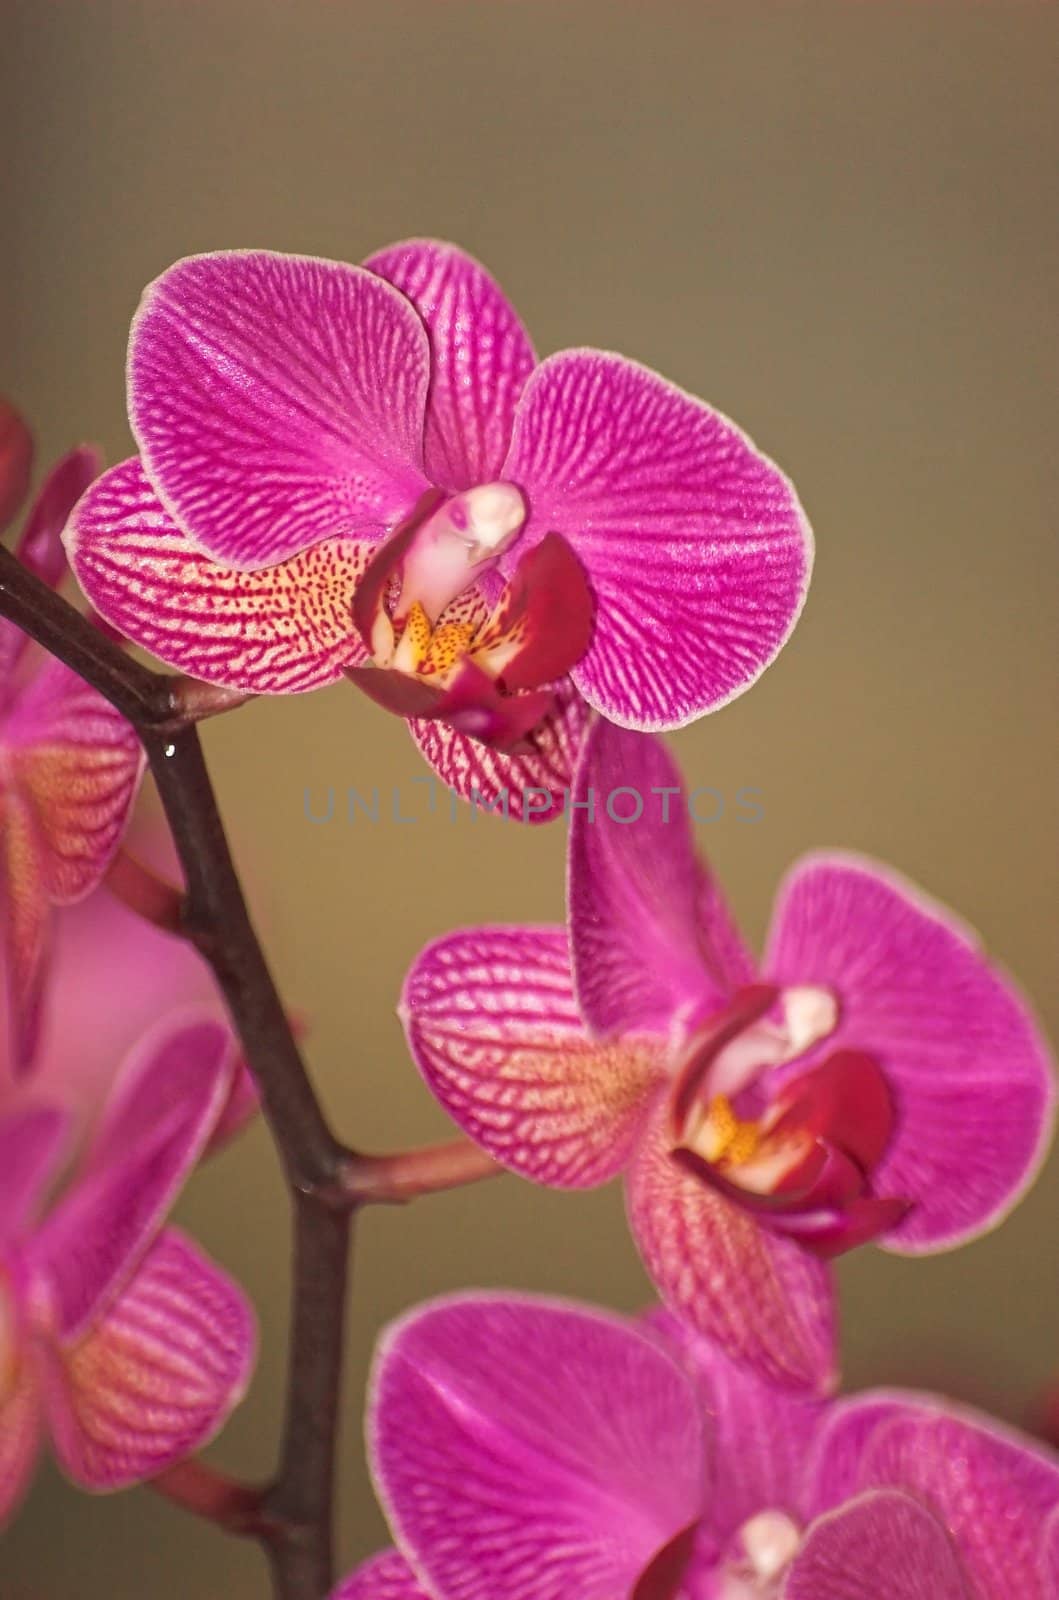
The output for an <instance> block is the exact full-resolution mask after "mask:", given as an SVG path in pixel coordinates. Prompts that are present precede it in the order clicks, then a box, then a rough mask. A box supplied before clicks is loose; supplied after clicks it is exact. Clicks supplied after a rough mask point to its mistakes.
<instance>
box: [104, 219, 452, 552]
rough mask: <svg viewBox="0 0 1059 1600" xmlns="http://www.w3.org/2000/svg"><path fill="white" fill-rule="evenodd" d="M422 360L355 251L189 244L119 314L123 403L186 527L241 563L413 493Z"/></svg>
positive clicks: (424, 352)
mask: <svg viewBox="0 0 1059 1600" xmlns="http://www.w3.org/2000/svg"><path fill="white" fill-rule="evenodd" d="M429 362H430V355H429V350H428V346H427V339H426V334H425V333H424V330H423V325H422V323H421V322H420V320H419V318H418V317H417V316H416V314H415V312H414V311H413V310H412V308H411V306H410V305H409V303H408V301H407V300H406V299H405V298H404V296H403V295H401V294H398V293H397V291H396V290H394V289H392V288H391V287H390V285H389V284H387V283H384V282H383V281H382V279H380V278H377V277H376V276H375V275H374V274H373V273H370V272H365V271H364V270H363V269H362V268H360V267H347V266H344V265H342V264H341V263H339V262H333V261H318V260H315V259H313V258H311V257H307V256H283V255H274V254H272V253H271V252H269V251H265V250H246V251H228V252H222V253H219V254H217V255H207V256H189V257H188V258H187V259H186V260H184V261H178V262H177V263H176V265H175V266H172V267H170V268H169V270H168V271H167V272H164V273H163V274H162V276H161V277H160V278H157V279H156V280H155V282H154V283H152V284H151V285H150V286H149V287H148V288H147V290H146V291H145V293H144V297H143V301H142V303H141V305H140V309H139V311H138V313H137V315H136V319H135V321H134V322H133V327H132V336H131V339H130V344H129V366H128V378H129V416H130V419H131V421H132V427H133V432H134V433H135V435H136V440H137V443H138V444H139V446H140V450H141V452H142V453H143V456H144V462H145V465H146V468H147V473H148V476H149V478H150V480H151V483H152V484H153V486H154V488H155V489H156V490H157V491H158V494H159V495H160V497H161V499H162V502H163V504H164V505H165V507H166V510H167V511H168V512H169V513H170V515H171V516H172V517H173V518H174V520H175V521H176V522H177V523H178V525H179V526H180V527H181V528H182V529H183V530H184V532H185V533H186V534H187V536H188V538H189V539H190V540H191V541H192V543H194V544H196V545H198V546H199V547H200V548H201V549H202V550H203V551H204V552H205V553H206V554H208V555H210V556H212V557H213V559H214V560H215V561H217V562H219V563H221V564H222V565H224V566H231V567H239V568H243V569H246V570H248V571H254V570H256V569H257V568H259V567H268V566H273V565H275V563H276V562H279V561H283V560H285V559H287V558H288V557H290V556H293V555H298V554H299V553H300V552H301V551H303V550H306V549H308V548H309V546H310V545H314V544H318V543H319V542H320V540H321V539H328V538H348V537H350V536H354V535H359V534H363V533H364V532H366V531H367V532H370V531H372V530H375V531H376V532H378V531H379V530H381V529H382V528H385V527H387V526H389V525H390V524H391V523H393V522H394V521H396V520H397V519H398V518H399V517H400V516H401V515H402V514H403V513H404V512H405V511H407V510H408V509H409V508H410V507H411V506H412V505H413V504H414V502H415V501H416V500H417V499H418V498H419V496H420V495H421V494H422V492H423V490H424V489H425V488H426V479H425V478H424V476H423V470H422V431H423V412H424V407H425V404H426V391H427V382H428V378H429Z"/></svg>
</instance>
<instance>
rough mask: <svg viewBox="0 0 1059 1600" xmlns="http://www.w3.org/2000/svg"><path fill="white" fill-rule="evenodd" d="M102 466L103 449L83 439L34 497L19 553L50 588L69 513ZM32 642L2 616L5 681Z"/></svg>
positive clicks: (0, 672) (61, 561) (62, 561)
mask: <svg viewBox="0 0 1059 1600" xmlns="http://www.w3.org/2000/svg"><path fill="white" fill-rule="evenodd" d="M0 449H2V446H0ZM102 467H103V459H102V457H101V456H100V454H99V452H98V450H94V449H93V448H92V447H91V446H90V445H79V446H78V447H77V449H75V450H71V451H69V453H68V454H67V455H65V456H63V458H62V460H61V461H58V462H56V464H55V466H54V467H52V469H51V471H50V472H49V473H48V476H47V477H46V478H45V480H44V483H43V484H42V486H41V489H40V492H39V493H38V495H37V498H36V499H35V500H34V502H33V506H32V508H31V510H30V513H29V517H28V519H27V521H26V526H25V528H24V529H23V531H22V535H21V537H20V538H19V541H18V544H17V546H16V548H15V554H16V555H17V557H18V559H19V561H20V562H21V563H22V565H23V566H24V567H28V568H29V570H30V572H32V573H34V574H35V575H36V577H38V578H40V580H41V582H42V583H46V584H47V585H48V587H49V588H50V589H54V588H57V586H58V584H59V583H60V581H61V580H62V578H63V576H64V574H65V572H66V556H65V554H64V552H63V547H62V531H63V528H64V526H65V524H66V519H67V517H68V516H69V515H70V512H71V511H72V510H73V508H74V506H75V505H76V504H77V502H78V500H79V499H80V498H81V496H82V494H84V492H85V490H86V489H87V488H88V486H89V484H90V483H91V482H92V480H93V478H97V477H98V476H99V473H100V472H101V470H102ZM2 520H3V519H2V518H0V524H2ZM28 643H29V634H28V633H25V632H24V631H23V629H21V628H19V627H17V626H16V624H15V623H13V622H9V621H8V620H7V619H6V618H4V619H3V620H2V621H0V684H8V685H10V679H11V675H12V673H13V672H14V669H15V665H16V663H17V662H18V661H19V659H20V658H21V656H22V654H23V652H24V650H25V648H26V646H27V644H28Z"/></svg>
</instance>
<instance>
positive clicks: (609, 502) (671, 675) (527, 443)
mask: <svg viewBox="0 0 1059 1600" xmlns="http://www.w3.org/2000/svg"><path fill="white" fill-rule="evenodd" d="M502 476H503V477H504V478H508V479H510V480H511V481H512V482H513V483H516V484H517V485H518V486H519V487H520V488H521V489H522V490H523V492H524V493H525V494H526V496H527V499H528V501H529V505H530V521H529V523H528V525H527V529H526V532H525V533H524V534H523V537H522V539H521V540H520V541H519V547H522V546H523V545H524V541H526V540H527V539H532V538H539V537H541V536H542V535H543V534H545V533H547V532H549V531H553V532H556V533H561V534H562V535H563V536H564V537H565V538H566V539H568V540H569V542H570V544H572V545H573V547H574V550H575V551H576V553H577V554H578V556H579V557H580V558H581V561H582V563H583V565H584V567H585V570H586V572H587V573H588V577H589V582H590V584H591V585H592V588H593V590H594V592H595V596H596V631H595V637H594V640H593V643H592V645H591V647H590V649H589V651H588V653H587V655H586V656H585V657H584V659H583V660H582V661H581V663H580V665H578V666H577V667H575V668H574V670H573V678H574V682H575V683H576V684H577V686H578V688H579V689H580V690H581V692H582V694H583V695H584V696H585V699H586V700H588V701H589V703H590V704H591V705H593V706H595V707H596V709H597V710H599V711H602V712H603V713H604V715H605V716H607V717H609V718H610V719H611V720H612V721H614V722H618V723H621V724H622V725H623V726H625V727H636V728H648V729H650V728H654V729H660V728H675V727H679V726H680V725H682V724H683V723H686V722H691V721H693V720H694V719H695V718H696V717H699V716H702V715H703V713H704V712H707V711H714V710H716V709H717V707H718V706H721V705H724V704H725V703H726V702H727V701H729V700H731V699H733V698H734V697H735V696H736V695H738V694H741V693H742V692H743V691H744V690H745V689H748V688H749V687H750V685H751V684H752V683H753V682H754V680H755V679H756V678H757V677H759V675H760V674H761V673H762V672H763V671H764V669H765V668H766V667H767V666H768V665H769V663H770V662H771V661H772V660H774V658H775V656H776V655H777V653H778V652H779V650H780V648H781V647H782V646H783V644H784V643H785V642H786V640H787V638H788V636H789V634H790V632H791V629H792V628H793V627H794V624H795V621H796V619H797V616H798V613H799V611H800V610H801V606H802V602H803V600H804V598H805V591H806V587H807V584H808V579H809V568H810V562H811V552H812V542H811V535H810V532H809V525H808V523H807V522H806V519H805V514H804V512H803V511H802V508H801V506H800V505H799V504H798V500H797V497H796V495H795V493H794V490H793V488H792V487H791V485H790V483H789V482H788V481H787V479H786V478H785V477H784V476H783V474H782V473H781V472H780V471H779V470H778V469H777V468H776V467H774V466H773V464H772V463H771V462H770V461H768V460H766V458H765V457H764V456H762V455H760V454H759V453H758V452H757V450H755V448H754V446H753V445H752V444H751V443H750V441H749V440H748V439H747V438H746V436H745V435H744V434H742V433H741V432H740V431H739V430H738V428H736V427H734V426H733V424H732V423H730V422H729V421H727V419H726V418H724V417H722V416H721V415H720V414H719V413H718V412H716V411H713V410H711V408H710V407H709V406H707V405H704V404H703V403H702V401H700V400H696V399H693V398H692V397H691V396H690V395H687V394H685V393H683V391H682V390H680V389H677V388H676V387H675V386H674V385H673V384H670V383H667V382H666V381H665V380H664V379H663V378H660V377H658V375H657V374H656V373H653V372H650V371H649V370H648V369H647V368H646V367H641V366H638V365H637V364H636V363H635V362H632V361H626V360H624V359H623V358H622V357H621V356H616V355H607V354H603V353H601V352H599V351H596V350H566V351H563V352H561V353H560V354H559V355H555V356H550V357H549V358H548V359H547V360H546V361H543V362H542V363H541V365H540V366H539V367H537V368H536V370H535V371H534V372H533V373H532V374H531V376H530V378H529V379H528V381H527V383H526V387H525V389H524V390H523V394H522V399H521V401H520V402H519V408H518V411H517V413H516V416H515V426H514V433H513V437H512V443H511V451H510V454H509V455H508V458H507V461H506V462H505V464H504V468H503V473H502Z"/></svg>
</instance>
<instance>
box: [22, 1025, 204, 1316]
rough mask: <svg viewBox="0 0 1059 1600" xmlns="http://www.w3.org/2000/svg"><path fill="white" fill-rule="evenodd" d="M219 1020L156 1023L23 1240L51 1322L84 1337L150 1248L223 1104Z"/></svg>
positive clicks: (202, 1149)
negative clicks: (56, 1198)
mask: <svg viewBox="0 0 1059 1600" xmlns="http://www.w3.org/2000/svg"><path fill="white" fill-rule="evenodd" d="M234 1068H235V1061H234V1057H233V1052H232V1050H231V1041H230V1035H229V1033H228V1030H227V1029H226V1028H225V1027H224V1026H223V1024H221V1023H219V1022H207V1021H203V1022H194V1023H189V1024H187V1025H181V1024H179V1023H177V1024H174V1023H172V1022H169V1023H164V1024H162V1025H161V1026H160V1027H159V1029H158V1030H157V1032H156V1033H155V1034H154V1035H153V1036H152V1037H149V1038H148V1039H146V1040H145V1041H144V1042H143V1044H142V1046H141V1047H140V1049H139V1051H138V1052H137V1054H136V1055H135V1056H133V1057H132V1058H131V1059H130V1061H129V1062H128V1063H127V1065H126V1068H125V1070H124V1072H123V1074H122V1076H121V1078H120V1079H119V1080H118V1083H117V1085H116V1086H115V1089H114V1091H113V1092H112V1097H111V1101H110V1104H109V1105H108V1107H107V1111H106V1114H105V1115H104V1117H103V1120H102V1122H101V1123H100V1126H99V1129H98V1130H97V1133H96V1136H95V1139H94V1140H93V1143H92V1146H91V1149H90V1150H89V1153H88V1157H87V1160H86V1161H85V1162H84V1164H83V1166H82V1167H81V1169H80V1171H79V1173H78V1176H77V1181H76V1182H75V1183H74V1184H73V1185H72V1186H71V1187H70V1188H69V1189H68V1190H67V1191H66V1193H65V1194H64V1195H63V1197H62V1200H61V1201H60V1203H59V1204H58V1205H57V1206H56V1207H55V1208H54V1210H52V1212H51V1213H50V1214H49V1216H48V1217H47V1218H46V1220H45V1221H44V1223H43V1225H42V1226H41V1227H40V1228H39V1229H38V1230H37V1232H36V1234H35V1235H34V1236H33V1237H32V1239H31V1240H30V1241H28V1243H27V1246H26V1258H27V1261H28V1263H29V1266H30V1267H31V1269H32V1270H33V1271H35V1272H36V1273H37V1274H38V1275H39V1277H40V1278H41V1280H42V1281H44V1282H46V1283H47V1285H48V1290H49V1294H50V1297H51V1303H52V1305H53V1308H54V1313H55V1320H56V1327H57V1329H58V1332H59V1333H60V1335H61V1336H62V1338H63V1339H64V1340H65V1341H67V1342H69V1341H72V1340H75V1339H78V1338H80V1336H81V1335H82V1334H83V1333H84V1332H85V1331H86V1329H87V1328H89V1326H90V1325H91V1324H92V1323H94V1322H95V1320H96V1319H97V1318H98V1317H99V1315H100V1313H101V1311H102V1310H103V1309H105V1307H106V1306H107V1305H108V1304H109V1303H110V1301H111V1300H112V1299H113V1298H114V1296H115V1295H116V1294H117V1293H118V1291H119V1290H120V1288H121V1286H122V1284H123V1283H124V1282H125V1281H126V1280H127V1279H128V1277H129V1275H130V1273H131V1272H132V1271H133V1270H134V1269H135V1266H136V1263H137V1262H138V1261H139V1260H140V1258H141V1257H142V1255H143V1253H144V1251H145V1250H146V1249H147V1248H148V1246H149V1244H150V1242H151V1240H152V1238H153V1237H154V1235H155V1234H156V1232H157V1231H158V1229H159V1227H160V1226H161V1223H162V1221H163V1219H164V1218H165V1216H166V1213H167V1212H168V1210H169V1208H170V1206H171V1205H172V1204H173V1202H174V1200H175V1199H176V1196H177V1194H178V1193H179V1191H180V1189H181V1187H182V1186H183V1183H184V1181H185V1179H186V1178H187V1176H188V1174H189V1173H190V1172H191V1171H192V1169H193V1168H194V1166H195V1164H196V1162H197V1161H198V1159H199V1157H200V1156H201V1155H202V1153H203V1151H204V1150H205V1148H206V1146H207V1144H208V1142H209V1140H210V1138H211V1136H212V1134H213V1131H214V1129H215V1128H216V1126H217V1124H218V1122H219V1121H220V1118H221V1117H222V1116H223V1114H224V1111H225V1109H226V1107H227V1105H228V1102H229V1099H230V1096H231V1091H232V1078H233V1073H234Z"/></svg>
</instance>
